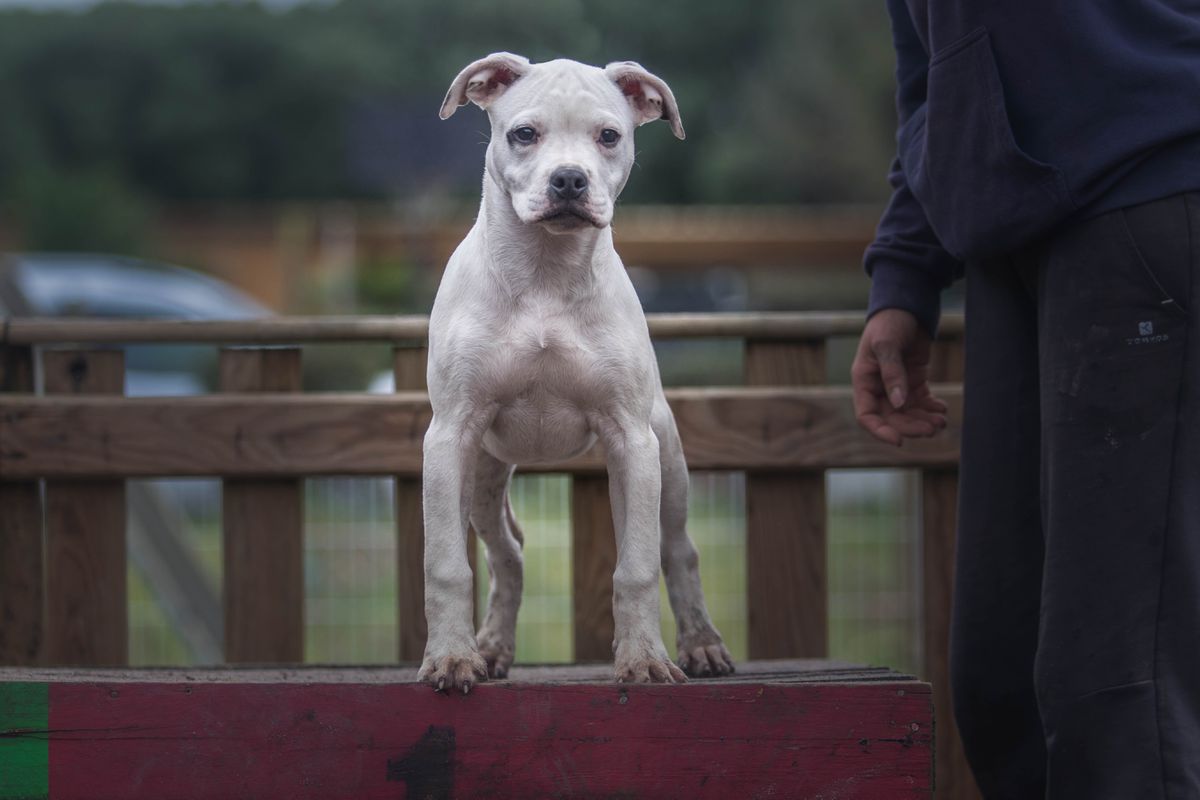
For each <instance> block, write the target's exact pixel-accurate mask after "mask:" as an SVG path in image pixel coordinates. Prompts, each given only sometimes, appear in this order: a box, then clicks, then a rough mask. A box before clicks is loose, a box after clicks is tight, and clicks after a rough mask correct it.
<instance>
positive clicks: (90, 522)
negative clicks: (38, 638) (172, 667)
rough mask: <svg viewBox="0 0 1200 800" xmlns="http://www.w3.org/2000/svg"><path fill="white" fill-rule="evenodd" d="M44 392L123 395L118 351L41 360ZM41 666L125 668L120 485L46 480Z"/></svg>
mask: <svg viewBox="0 0 1200 800" xmlns="http://www.w3.org/2000/svg"><path fill="white" fill-rule="evenodd" d="M42 372H43V379H44V382H45V390H46V394H48V395H59V394H62V395H71V396H82V395H92V394H99V395H116V396H120V395H122V394H124V391H125V358H124V354H123V353H122V352H121V351H120V350H97V351H81V350H51V351H47V352H45V353H43V355H42ZM45 497H46V587H47V591H46V654H45V657H46V661H47V663H50V664H62V665H84V664H125V663H128V660H129V614H128V610H127V604H128V597H127V592H126V588H125V584H126V579H125V575H126V558H125V482H124V481H123V480H119V479H118V480H103V479H91V480H72V481H54V480H50V481H46V495H45Z"/></svg>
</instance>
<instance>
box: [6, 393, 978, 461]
mask: <svg viewBox="0 0 1200 800" xmlns="http://www.w3.org/2000/svg"><path fill="white" fill-rule="evenodd" d="M937 391H938V392H939V394H940V395H941V396H942V397H943V398H944V399H946V400H947V402H949V403H950V404H951V427H950V428H949V429H947V431H945V432H943V433H942V434H941V435H939V436H937V437H935V438H934V439H930V440H923V441H920V442H910V443H908V444H905V446H904V447H903V448H895V447H889V446H888V445H885V444H882V443H879V442H876V441H874V440H873V439H871V437H869V436H863V435H862V431H861V430H860V429H859V428H858V425H857V424H856V423H855V421H854V409H853V407H852V405H851V399H850V390H849V387H844V386H843V387H802V388H800V387H798V388H786V387H777V388H765V387H764V388H736V387H730V388H714V389H671V390H668V391H667V399H668V400H669V401H670V402H671V407H672V409H673V411H674V412H675V419H676V422H677V423H678V425H679V432H680V437H681V438H682V440H683V447H684V452H685V454H686V455H687V459H688V465H689V466H690V467H691V468H692V469H712V470H724V469H735V470H736V469H757V470H764V471H774V470H803V469H825V468H834V467H890V466H905V467H922V466H945V465H952V464H955V463H957V460H958V430H957V427H956V424H957V423H956V421H957V420H959V419H961V415H960V414H959V413H958V409H959V408H960V404H961V398H962V391H961V389H959V388H958V387H952V386H940V387H937ZM428 424H429V403H428V399H427V398H426V397H425V396H424V395H423V394H418V393H397V394H395V395H362V394H354V395H346V394H340V395H339V394H332V393H331V394H320V395H315V394H314V395H290V396H289V395H285V394H271V395H257V396H245V397H242V396H231V395H207V396H198V397H171V398H149V397H147V398H142V397H138V398H123V399H121V398H101V397H95V398H82V397H80V398H69V399H68V398H37V397H17V396H9V397H4V396H0V478H7V479H10V480H12V479H20V478H32V477H44V476H53V477H106V476H113V475H122V476H127V477H148V476H156V475H176V476H189V475H228V476H236V477H243V476H247V477H248V476H264V475H271V476H285V475H286V476H302V475H388V474H398V475H411V476H417V475H419V474H420V468H421V441H422V438H423V437H424V433H425V428H426V426H427V425H428ZM604 463H605V462H604V456H603V452H602V451H601V450H600V448H598V447H597V448H593V450H592V451H591V452H589V453H587V454H585V455H583V456H581V457H579V458H577V459H574V460H572V461H567V462H561V463H556V464H542V465H531V466H528V467H526V469H527V471H537V472H602V471H603V470H604Z"/></svg>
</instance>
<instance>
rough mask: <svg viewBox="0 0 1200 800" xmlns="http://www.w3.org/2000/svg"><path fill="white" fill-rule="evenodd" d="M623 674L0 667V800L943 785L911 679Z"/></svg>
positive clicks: (798, 666) (765, 793)
mask: <svg viewBox="0 0 1200 800" xmlns="http://www.w3.org/2000/svg"><path fill="white" fill-rule="evenodd" d="M610 674H611V673H610V667H608V666H607V665H604V666H572V667H517V668H514V669H513V671H512V678H511V679H510V680H506V681H495V682H492V683H488V684H484V685H482V686H479V687H477V688H476V689H474V690H472V692H471V694H470V695H469V696H466V697H464V696H462V695H439V694H437V693H435V692H433V691H432V690H430V689H429V688H428V687H426V686H423V685H420V684H416V683H414V682H413V677H414V672H413V670H412V669H411V668H396V669H390V668H389V669H380V668H357V667H342V668H295V669H227V668H223V669H206V670H186V671H182V670H103V669H89V670H76V669H13V668H10V669H0V798H3V799H4V800H11V799H12V798H46V797H50V798H54V799H55V800H75V799H76V798H78V799H79V800H97V798H105V800H124V799H126V798H129V799H132V798H153V800H170V799H171V798H196V799H199V798H213V799H214V800H215V799H216V798H221V799H222V800H225V799H226V798H263V799H266V798H287V799H288V800H298V799H299V798H321V800H335V799H336V798H346V800H351V799H353V800H359V799H367V798H402V797H407V798H451V797H454V798H465V797H496V798H508V797H512V798H534V797H585V798H600V797H604V798H610V797H620V798H638V797H648V798H655V800H661V799H662V798H671V797H687V798H705V797H711V798H721V799H722V800H725V799H727V798H751V797H779V798H899V797H929V796H931V795H932V782H933V778H932V773H933V708H932V702H931V697H930V687H929V685H928V684H925V683H921V682H919V681H916V680H914V679H912V678H909V677H907V676H904V675H900V674H897V673H895V672H891V671H890V670H886V669H876V668H862V667H854V666H852V665H847V664H839V663H835V662H829V661H760V662H749V663H746V664H742V665H739V672H738V674H737V675H736V676H734V677H732V678H727V679H720V680H716V679H714V680H697V681H692V682H691V683H689V684H687V685H684V686H626V685H618V684H614V683H611V682H610V681H609V676H610Z"/></svg>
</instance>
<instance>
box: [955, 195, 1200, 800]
mask: <svg viewBox="0 0 1200 800" xmlns="http://www.w3.org/2000/svg"><path fill="white" fill-rule="evenodd" d="M966 289H967V311H966V313H967V334H966V336H967V341H966V378H965V388H964V392H965V408H964V412H963V416H964V419H963V442H962V478H961V483H960V497H959V530H958V551H957V556H956V558H957V566H956V576H955V598H954V621H953V626H952V642H951V674H952V684H953V694H954V705H955V718H956V719H957V721H958V725H959V728H960V730H961V732H962V737H963V742H964V744H965V747H966V752H967V757H968V760H969V761H970V763H971V766H972V769H973V770H974V772H975V775H976V778H977V780H978V782H979V785H980V788H981V789H982V790H983V793H984V795H985V796H986V797H987V798H989V799H990V798H1018V799H1019V800H1028V799H1029V798H1039V797H1043V796H1045V797H1050V798H1054V799H1055V800H1058V799H1059V798H1065V799H1067V800H1073V799H1074V798H1080V799H1081V800H1094V799H1096V798H1122V799H1125V798H1136V799H1137V800H1142V799H1146V800H1150V799H1152V798H1171V799H1172V800H1174V799H1175V798H1200V193H1193V194H1189V195H1180V196H1176V197H1171V198H1167V199H1164V200H1158V201H1155V202H1153V203H1148V204H1145V205H1139V206H1135V207H1131V208H1127V209H1123V210H1121V211H1115V212H1111V213H1107V214H1104V215H1102V216H1100V217H1097V218H1094V219H1091V220H1088V221H1086V222H1082V223H1078V224H1075V225H1073V226H1070V227H1069V228H1066V229H1063V230H1062V231H1060V232H1058V233H1057V234H1055V235H1053V236H1052V237H1050V238H1048V239H1047V240H1046V241H1044V242H1042V243H1040V244H1038V245H1037V246H1034V247H1031V248H1030V249H1028V250H1026V251H1022V252H1018V253H1015V254H1012V255H1010V256H1008V257H1005V258H1000V259H994V260H989V261H985V262H980V263H974V264H970V265H968V271H967V286H966Z"/></svg>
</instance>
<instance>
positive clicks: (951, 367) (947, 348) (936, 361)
mask: <svg viewBox="0 0 1200 800" xmlns="http://www.w3.org/2000/svg"><path fill="white" fill-rule="evenodd" d="M963 352H964V351H963V339H962V335H961V333H960V334H957V335H956V334H945V333H944V332H943V335H942V336H941V337H940V338H939V339H938V340H937V341H936V342H934V343H933V350H932V352H931V353H930V359H929V380H931V381H934V382H936V383H962V381H963Z"/></svg>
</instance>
